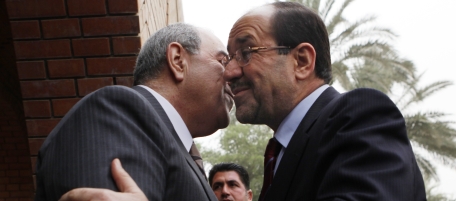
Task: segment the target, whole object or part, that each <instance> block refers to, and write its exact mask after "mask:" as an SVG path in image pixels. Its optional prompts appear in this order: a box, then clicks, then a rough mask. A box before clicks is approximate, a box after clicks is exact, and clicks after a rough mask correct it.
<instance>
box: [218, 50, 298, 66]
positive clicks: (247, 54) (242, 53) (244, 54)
mask: <svg viewBox="0 0 456 201" xmlns="http://www.w3.org/2000/svg"><path fill="white" fill-rule="evenodd" d="M276 49H290V47H288V46H275V47H244V48H239V49H238V50H236V52H235V53H234V54H233V55H229V56H225V57H224V58H223V59H222V61H221V63H222V65H223V66H226V65H228V63H230V61H231V60H232V59H233V58H236V61H237V63H238V64H239V66H240V67H244V66H247V65H248V64H249V62H250V59H251V58H252V53H253V52H256V53H258V52H259V51H269V50H276Z"/></svg>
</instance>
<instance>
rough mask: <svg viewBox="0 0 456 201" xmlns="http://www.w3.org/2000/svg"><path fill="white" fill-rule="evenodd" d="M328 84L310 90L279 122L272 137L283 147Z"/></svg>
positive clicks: (285, 146) (286, 144)
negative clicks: (312, 90)
mask: <svg viewBox="0 0 456 201" xmlns="http://www.w3.org/2000/svg"><path fill="white" fill-rule="evenodd" d="M328 87H329V85H327V84H325V85H323V86H321V87H319V88H318V89H316V90H315V91H314V92H312V93H311V94H310V95H309V96H307V97H306V98H304V99H303V100H302V101H301V102H300V103H299V104H298V105H297V106H296V107H295V108H294V109H293V110H292V111H291V112H290V114H288V115H287V117H285V119H284V120H283V121H282V123H280V125H279V128H278V129H277V132H276V133H274V137H275V138H276V139H277V141H279V142H280V144H281V145H282V146H283V147H284V148H287V146H288V143H289V142H290V140H291V137H292V136H293V134H294V133H295V131H296V129H297V128H298V126H299V123H301V121H302V119H303V118H304V116H306V114H307V111H309V108H310V107H311V106H312V105H313V104H314V102H315V101H316V100H317V98H318V97H319V96H320V95H321V94H322V93H323V91H325V90H326V89H327V88H328Z"/></svg>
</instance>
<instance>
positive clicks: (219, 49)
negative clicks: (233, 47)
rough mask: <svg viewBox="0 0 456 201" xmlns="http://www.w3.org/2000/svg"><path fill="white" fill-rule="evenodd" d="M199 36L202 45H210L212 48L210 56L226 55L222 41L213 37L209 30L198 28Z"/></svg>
mask: <svg viewBox="0 0 456 201" xmlns="http://www.w3.org/2000/svg"><path fill="white" fill-rule="evenodd" d="M199 34H200V37H201V41H202V45H203V46H207V45H210V46H212V47H213V48H214V50H213V52H212V54H215V55H226V54H227V53H226V49H225V47H224V45H223V43H222V41H221V40H220V39H219V38H218V37H217V36H215V34H213V33H212V32H211V31H210V30H208V29H204V28H199Z"/></svg>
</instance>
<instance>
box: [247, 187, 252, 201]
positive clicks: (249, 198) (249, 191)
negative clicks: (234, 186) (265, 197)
mask: <svg viewBox="0 0 456 201" xmlns="http://www.w3.org/2000/svg"><path fill="white" fill-rule="evenodd" d="M247 199H248V200H249V201H252V199H253V193H252V189H249V190H248V191H247Z"/></svg>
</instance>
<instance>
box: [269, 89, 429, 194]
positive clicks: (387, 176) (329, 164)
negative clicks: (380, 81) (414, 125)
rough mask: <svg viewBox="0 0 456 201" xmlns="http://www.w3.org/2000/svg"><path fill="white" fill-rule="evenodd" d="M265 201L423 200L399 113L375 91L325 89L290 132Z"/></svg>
mask: <svg viewBox="0 0 456 201" xmlns="http://www.w3.org/2000/svg"><path fill="white" fill-rule="evenodd" d="M265 200H268V201H285V200H286V201H292V200H306V201H312V200H328V201H329V200H334V201H336V200H337V201H342V200H357V201H370V200H378V201H421V200H426V195H425V190H424V183H423V178H422V176H421V172H420V170H419V169H418V166H417V163H416V160H415V157H414V154H413V151H412V148H411V145H410V142H409V139H408V138H407V133H406V127H405V121H404V118H403V116H402V114H401V113H400V111H399V110H398V108H397V107H396V106H395V104H394V103H393V102H392V101H391V100H390V99H389V98H388V97H387V96H386V95H384V94H383V93H381V92H379V91H376V90H373V89H356V90H353V91H350V92H347V93H344V94H339V93H338V92H337V91H336V90H334V89H333V88H332V87H330V88H328V89H326V90H325V91H324V92H323V93H322V94H321V96H320V97H319V98H318V99H317V100H316V101H315V103H314V104H313V105H312V106H311V108H310V109H309V111H308V112H307V114H306V115H305V117H304V118H303V120H302V122H301V123H300V125H299V127H298V128H297V130H296V132H295V133H294V134H293V137H292V138H291V140H290V143H289V144H288V147H287V148H286V151H285V154H284V155H283V157H282V159H281V162H280V164H279V166H278V168H277V170H276V173H275V176H274V179H273V182H272V185H271V187H270V189H269V191H268V192H267V194H266V196H265Z"/></svg>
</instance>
